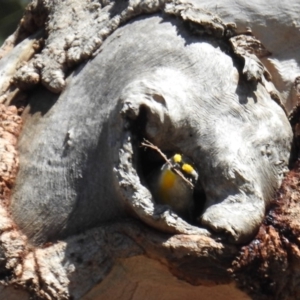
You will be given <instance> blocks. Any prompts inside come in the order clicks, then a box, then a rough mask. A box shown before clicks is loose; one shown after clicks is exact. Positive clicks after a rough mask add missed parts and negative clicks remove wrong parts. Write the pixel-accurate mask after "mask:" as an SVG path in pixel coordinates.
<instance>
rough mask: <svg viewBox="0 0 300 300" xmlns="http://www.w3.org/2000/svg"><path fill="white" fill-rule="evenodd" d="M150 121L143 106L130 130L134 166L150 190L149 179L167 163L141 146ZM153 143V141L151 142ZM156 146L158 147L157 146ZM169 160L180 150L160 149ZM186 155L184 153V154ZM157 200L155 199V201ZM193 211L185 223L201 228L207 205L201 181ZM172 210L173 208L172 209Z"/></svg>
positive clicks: (194, 191) (195, 192)
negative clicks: (200, 219)
mask: <svg viewBox="0 0 300 300" xmlns="http://www.w3.org/2000/svg"><path fill="white" fill-rule="evenodd" d="M147 120H148V109H147V107H144V106H141V107H140V110H139V115H138V117H137V118H136V119H135V120H131V121H130V124H131V126H130V130H131V132H132V134H133V137H134V139H133V143H134V144H135V147H134V148H135V154H134V156H135V159H134V162H133V163H134V165H135V167H136V170H137V173H138V176H139V178H140V180H141V183H142V184H143V185H144V186H146V187H147V189H148V190H149V191H150V192H151V190H150V189H149V178H150V177H151V176H150V175H151V174H152V173H153V172H155V171H156V170H158V169H159V168H161V167H162V165H163V164H164V163H165V160H164V158H163V157H162V156H161V155H160V153H158V152H157V151H156V150H154V149H151V148H147V147H143V146H142V145H141V144H142V142H143V141H144V140H145V139H148V137H147V135H146V130H145V128H146V124H147ZM150 142H151V140H150ZM155 146H156V145H155ZM160 150H161V151H162V152H163V153H164V154H165V155H166V156H167V157H168V158H170V157H172V156H173V155H174V154H176V153H180V150H179V149H172V150H169V149H168V150H164V149H160ZM183 154H184V153H183ZM154 200H155V199H154ZM193 201H194V205H193V211H192V212H191V214H190V216H189V217H182V216H181V217H182V218H183V219H184V220H185V221H187V222H188V223H190V224H191V225H195V226H199V225H200V223H199V221H197V219H198V218H199V216H201V214H202V213H203V211H204V207H205V203H206V195H205V192H204V189H203V188H202V184H201V182H200V180H198V182H196V184H195V188H194V190H193ZM157 205H159V204H157ZM171 209H172V208H171Z"/></svg>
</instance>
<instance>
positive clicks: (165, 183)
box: [159, 169, 177, 204]
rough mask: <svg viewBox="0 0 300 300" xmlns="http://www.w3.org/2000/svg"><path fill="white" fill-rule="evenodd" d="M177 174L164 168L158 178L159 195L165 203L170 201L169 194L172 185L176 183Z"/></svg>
mask: <svg viewBox="0 0 300 300" xmlns="http://www.w3.org/2000/svg"><path fill="white" fill-rule="evenodd" d="M176 180H177V175H176V174H174V173H173V172H172V171H171V170H168V169H167V170H165V171H164V172H163V174H162V176H161V178H160V188H159V197H160V200H161V201H162V202H163V203H165V204H170V203H169V202H170V201H172V199H171V194H172V189H173V188H174V185H175V184H176Z"/></svg>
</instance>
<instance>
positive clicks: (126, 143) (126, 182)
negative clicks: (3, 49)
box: [0, 0, 296, 299]
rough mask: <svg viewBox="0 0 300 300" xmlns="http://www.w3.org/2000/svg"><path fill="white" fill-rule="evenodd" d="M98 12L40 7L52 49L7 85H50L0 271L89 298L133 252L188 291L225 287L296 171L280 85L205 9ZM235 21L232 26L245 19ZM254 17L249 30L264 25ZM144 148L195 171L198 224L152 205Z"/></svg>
mask: <svg viewBox="0 0 300 300" xmlns="http://www.w3.org/2000/svg"><path fill="white" fill-rule="evenodd" d="M100 2H101V5H98V3H97V4H90V5H89V6H88V4H87V3H86V2H84V1H77V0H73V1H65V2H61V1H44V2H42V1H41V2H40V1H37V2H36V3H38V5H39V6H38V7H39V9H41V8H42V9H41V11H42V12H43V13H44V14H45V16H49V18H50V22H48V23H47V24H45V25H43V26H45V28H46V30H47V33H48V38H46V40H45V46H44V48H43V50H42V52H41V53H39V54H37V55H36V56H35V57H34V58H33V59H31V60H30V61H29V62H28V63H27V64H26V65H25V66H23V67H22V68H20V69H19V70H18V71H17V72H16V73H15V74H14V76H13V77H14V83H15V84H16V85H17V86H19V87H21V88H26V87H27V88H28V87H32V85H34V84H36V83H37V82H39V81H40V82H41V83H42V84H43V85H44V86H45V88H44V87H42V86H39V87H37V88H35V89H34V90H32V91H31V92H30V93H28V94H27V96H28V101H29V103H28V106H27V107H26V109H25V111H24V112H23V114H22V117H23V119H24V126H23V131H22V133H21V136H20V139H19V143H18V151H19V159H20V166H19V173H18V176H17V179H16V182H15V186H14V189H13V193H12V198H11V200H12V202H11V206H10V208H9V209H10V211H11V214H12V215H11V216H12V221H13V222H14V223H15V224H16V225H12V224H9V226H7V227H9V228H10V230H12V228H14V230H15V231H16V232H14V230H12V233H11V234H8V235H6V236H3V247H2V248H1V252H3V255H2V256H3V257H5V260H8V258H9V259H10V260H11V262H10V264H9V266H4V265H2V266H1V268H2V269H1V272H4V271H3V270H5V268H7V269H9V270H10V272H11V273H12V274H13V279H12V280H11V281H10V282H11V283H15V284H17V285H18V286H19V287H21V288H23V287H27V288H28V289H29V290H31V292H32V293H34V294H35V295H39V296H40V297H44V298H47V297H48V298H49V297H50V298H54V299H55V298H57V299H68V298H69V297H70V296H73V297H74V298H75V299H80V298H81V297H83V295H85V294H86V293H87V292H88V290H91V289H92V288H93V287H94V286H95V285H96V283H97V282H99V281H100V282H101V281H102V280H104V278H105V277H106V276H107V274H108V273H109V272H110V270H111V269H112V270H113V271H112V273H111V274H114V272H115V269H113V268H114V267H116V266H117V267H118V266H119V265H123V266H124V265H126V259H127V258H128V257H134V258H137V261H139V264H140V265H142V264H143V261H144V262H145V263H149V261H148V260H147V259H145V256H147V257H151V258H152V259H154V260H156V261H158V262H160V263H161V262H162V263H163V264H164V265H166V266H167V267H168V268H169V269H170V270H171V273H172V274H173V275H175V276H177V277H179V278H181V279H183V280H184V281H186V282H188V283H189V284H196V285H199V284H211V283H216V282H222V283H224V284H229V283H230V282H231V281H232V279H231V278H230V275H229V272H228V268H230V266H231V262H232V260H233V259H234V257H235V256H236V255H237V253H238V251H239V247H237V246H233V245H231V242H233V243H242V242H248V241H249V240H251V239H252V238H253V236H254V235H255V234H256V232H257V230H258V228H259V226H260V224H261V222H262V220H263V218H264V216H265V212H266V208H267V206H268V205H269V201H270V199H271V197H272V195H273V193H274V191H275V190H276V189H277V188H278V187H279V185H280V183H281V181H282V178H283V175H284V173H285V172H286V171H287V165H288V160H289V155H290V147H291V140H292V130H291V127H290V124H289V122H288V119H287V117H286V115H285V112H284V110H283V109H282V107H280V105H279V104H278V103H276V102H275V101H274V98H276V99H277V101H280V96H284V92H286V90H284V91H283V88H282V89H281V92H282V94H281V95H277V94H276V90H275V88H274V86H273V85H272V83H271V82H270V81H269V76H268V74H267V72H266V69H265V66H264V65H263V64H261V62H260V61H259V60H258V59H257V58H256V56H254V55H253V54H251V53H250V52H248V51H251V45H250V44H247V42H245V43H246V50H245V49H243V48H239V46H235V44H234V40H233V39H231V42H230V40H229V39H230V37H231V36H232V35H235V34H234V25H233V24H226V23H224V21H222V20H221V19H219V18H217V17H215V16H214V15H212V14H210V13H208V12H206V11H204V10H203V9H202V8H205V7H206V6H207V5H208V4H205V3H204V4H205V5H204V6H201V5H202V2H200V1H194V2H193V3H194V5H191V4H187V3H186V1H181V2H180V1H161V2H159V1H157V2H155V1H145V2H143V3H142V2H140V1H137V2H132V3H130V4H129V5H128V6H127V4H124V3H123V2H118V1H117V2H116V4H114V2H112V3H106V1H100ZM216 3H217V2H216ZM195 4H197V5H198V6H200V8H196V7H195ZM34 5H35V3H33V7H34ZM230 5H231V6H230ZM235 5H236V2H235V3H234V4H230V3H229V4H228V9H230V7H232V11H230V10H229V11H230V13H231V14H233V13H232V12H233V11H235V8H236V6H235ZM238 5H242V4H238ZM295 5H296V4H295ZM87 7H88V8H89V9H85V8H87ZM255 7H257V6H255ZM214 9H217V6H216V7H215V8H214ZM244 9H245V10H246V8H245V7H244ZM37 11H38V10H36V11H35V10H33V17H32V18H33V19H34V20H35V21H36V22H37V20H36V19H35V18H37V17H36V16H35V17H34V14H35V13H36V12H37ZM121 12H122V14H121ZM149 12H152V13H155V14H154V15H153V14H152V15H147V14H146V13H149ZM226 12H227V11H226V8H224V7H222V10H221V14H222V15H223V16H225V17H226V18H227V19H226V21H228V22H231V21H236V20H237V19H238V17H236V16H235V17H232V18H229V17H228V16H227V15H226ZM73 13H74V14H75V15H76V18H75V17H73V15H72V14H73ZM135 16H137V17H136V18H135V19H133V17H135ZM247 16H248V17H249V18H250V20H251V21H252V20H253V22H254V19H255V16H256V14H253V12H252V11H250V10H249V14H247ZM251 18H252V19H251ZM270 18H271V17H270ZM42 19H43V18H41V20H42ZM28 20H31V19H30V18H28V19H27V22H28V23H26V22H25V25H24V26H29V25H28V24H31V23H30V22H29V21H28ZM183 20H184V21H185V23H184V24H183ZM280 22H282V20H281V19H280V21H279V24H280ZM245 23H247V21H245ZM70 24H72V26H73V27H72V26H69V25H70ZM121 25H124V26H121ZM186 25H189V26H190V27H188V26H186ZM199 25H201V26H199ZM238 25H239V26H238V28H237V30H239V29H240V30H242V31H243V29H244V27H243V26H244V25H243V26H242V27H241V26H240V24H239V22H238ZM255 26H256V25H255ZM255 26H254V28H260V27H259V26H258V25H257V26H258V27H255ZM74 28H77V29H74ZM87 28H89V29H87ZM241 28H242V29H241ZM74 30H75V31H76V30H78V31H77V36H75V34H74ZM259 30H260V29H258V31H257V32H260V31H259ZM199 31H201V32H202V33H205V35H204V36H201V35H199ZM195 32H196V33H195ZM197 32H198V33H197ZM206 34H208V35H206ZM261 36H262V37H263V36H264V35H263V34H262V35H261ZM23 43H24V45H28V41H26V40H25V41H24V42H23ZM26 43H27V44H26ZM232 45H233V46H232ZM232 47H233V48H232ZM20 48H21V47H20ZM244 50H245V51H244ZM267 50H271V51H272V49H268V48H267ZM15 51H17V50H15ZM12 53H13V52H12ZM6 55H7V59H8V61H9V59H10V58H11V59H12V60H14V59H13V57H12V56H11V57H10V56H9V55H10V54H9V53H8V54H6ZM92 55H93V56H94V58H93V59H92V58H91V56H92ZM88 58H89V59H88ZM27 59H28V58H27ZM79 63H81V65H79ZM0 67H1V65H0ZM70 68H74V70H73V72H72V73H71V74H69V75H68V76H66V74H68V73H67V71H68V70H70ZM3 74H4V73H3ZM5 74H6V73H5ZM272 74H273V73H272ZM0 75H1V74H0ZM9 76H11V74H9ZM65 76H66V78H65ZM0 79H2V78H1V76H0ZM6 82H7V79H6ZM47 89H48V90H47ZM49 90H50V91H52V92H53V91H54V92H61V93H59V94H53V93H52V92H50V91H49ZM0 96H1V95H0ZM3 99H4V100H5V99H6V100H7V99H9V100H10V98H9V97H8V98H7V97H6V98H3ZM283 100H284V101H285V100H286V97H285V98H284V97H283ZM142 114H144V115H142ZM141 115H142V116H143V118H144V119H141ZM144 122H145V124H144ZM143 126H144V127H143ZM139 127H140V129H138V128H139ZM143 137H145V138H147V139H149V140H151V141H152V142H153V143H154V144H156V145H157V146H159V147H160V148H161V149H162V150H163V151H165V152H168V153H169V152H175V151H176V152H182V153H184V154H186V155H187V156H189V157H190V158H191V159H193V161H194V162H195V164H196V166H197V168H198V170H199V177H200V184H201V186H202V187H203V189H204V191H205V194H206V203H205V206H204V211H203V212H200V211H199V212H198V215H197V219H198V222H196V223H193V224H190V223H189V222H187V221H185V220H183V219H181V218H179V217H178V216H176V214H174V213H173V212H172V211H171V210H170V208H169V207H165V206H161V205H157V204H155V202H154V201H153V199H152V196H151V193H150V192H149V190H148V188H147V180H146V177H147V174H145V173H143V172H141V170H140V166H141V165H145V164H146V165H148V164H151V163H152V161H151V160H150V158H149V160H147V158H146V161H144V159H145V157H146V156H145V155H141V149H139V146H140V142H141V140H142V138H143ZM196 200H197V199H196ZM5 217H6V218H7V219H8V218H9V217H8V216H7V215H5ZM128 219H129V220H133V219H138V222H139V223H138V224H139V225H137V226H136V225H135V224H136V223H135V221H125V220H128ZM5 220H6V219H5ZM120 220H121V221H120ZM7 222H8V221H7ZM119 222H120V223H119ZM145 224H146V225H148V226H150V227H145ZM93 228H94V229H93ZM140 228H141V229H140ZM151 228H152V229H151ZM153 229H155V230H158V231H156V232H153ZM87 230H89V231H87ZM22 234H23V236H22V238H20V239H19V241H20V243H19V244H16V242H12V241H18V238H16V237H15V236H18V235H19V236H20V237H21V235H22ZM24 235H25V236H24ZM110 235H111V236H112V237H116V238H115V239H114V238H111V239H110ZM4 237H5V238H4ZM126 237H127V238H126ZM220 238H221V239H222V243H221V242H220V241H221V240H220ZM27 239H28V241H27ZM57 240H63V241H60V242H56V241H57ZM123 242H124V245H123V244H122V243H123ZM43 245H45V248H43V247H44V246H43ZM122 245H123V246H122ZM124 248H125V250H124ZM5 249H6V250H5ZM13 249H14V250H13ZM15 249H17V250H18V254H17V255H16V254H15V252H16V250H15ZM174 249H175V250H174ZM207 249H208V250H207ZM123 250H124V252H123ZM13 251H15V252H13ZM11 253H13V254H14V255H11V256H10V254H11ZM15 257H18V260H16V259H15V260H14V258H15ZM122 259H124V264H123V261H122ZM120 261H121V263H120ZM127 262H128V261H127ZM94 263H95V264H96V265H97V267H95V268H94V265H93V264H94ZM99 265H100V267H99ZM129 265H130V263H129ZM156 268H157V266H156V265H155V263H153V269H154V270H156ZM202 268H203V269H204V271H203V272H199V270H201V269H202ZM21 270H22V271H21ZM216 270H217V272H216ZM165 271H166V270H165V268H164V272H165ZM151 272H153V271H151ZM154 272H156V271H154ZM128 273H129V274H130V271H129V272H128ZM91 274H92V275H91ZM125 274H127V273H126V272H125ZM170 276H171V277H172V275H170ZM57 277H58V279H57ZM125 277H126V275H125ZM82 278H84V280H83V279H82ZM43 282H44V285H43V284H42V283H43ZM141 282H142V279H141ZM106 284H107V283H105V282H104V285H102V286H101V284H100V285H99V286H97V287H95V289H94V290H92V292H91V295H94V296H93V297H95V299H96V297H97V296H95V295H97V294H98V295H101V293H104V291H105V290H106ZM161 289H162V294H164V293H165V290H164V289H163V288H161ZM94 292H95V293H96V294H93V293H94ZM192 292H193V291H192ZM192 292H191V293H192ZM195 293H196V292H195ZM125 294H126V291H125V290H124V295H125ZM126 295H127V294H126ZM194 295H195V294H194ZM239 295H240V294H239ZM117 296H118V295H116V297H117ZM87 297H89V296H87ZM126 297H127V296H126ZM151 297H152V298H153V297H154V295H152V294H151V295H150V294H149V299H152V298H151ZM232 297H233V296H232ZM237 297H238V296H237ZM240 297H241V295H240ZM128 298H130V295H129V296H128Z"/></svg>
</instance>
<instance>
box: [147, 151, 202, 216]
mask: <svg viewBox="0 0 300 300" xmlns="http://www.w3.org/2000/svg"><path fill="white" fill-rule="evenodd" d="M175 170H177V171H179V172H180V173H181V174H182V175H183V177H184V178H185V179H186V180H188V181H190V182H191V183H192V184H195V183H196V182H197V180H198V173H197V171H196V170H195V168H194V167H193V165H192V164H191V162H190V160H189V159H188V158H186V157H185V156H183V155H181V154H175V155H173V156H172V157H171V158H170V159H169V163H167V162H166V163H165V164H163V166H162V167H161V168H160V169H159V170H157V171H154V172H153V174H152V175H151V176H150V180H149V187H150V190H151V192H152V195H153V197H154V200H155V201H156V202H157V203H159V204H165V205H169V206H170V207H171V209H172V210H173V211H174V212H175V213H177V214H178V215H179V216H180V217H182V218H184V219H189V218H190V216H191V211H192V209H193V187H192V186H193V185H189V183H188V182H186V181H185V180H184V179H183V178H181V177H180V175H178V174H177V173H176V171H175Z"/></svg>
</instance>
